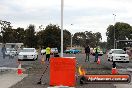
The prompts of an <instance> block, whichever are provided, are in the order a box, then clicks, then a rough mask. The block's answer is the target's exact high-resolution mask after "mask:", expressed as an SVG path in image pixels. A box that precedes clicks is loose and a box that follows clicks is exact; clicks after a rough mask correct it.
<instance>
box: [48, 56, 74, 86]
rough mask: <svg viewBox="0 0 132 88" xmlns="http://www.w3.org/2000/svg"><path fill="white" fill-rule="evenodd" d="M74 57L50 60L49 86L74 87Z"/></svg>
mask: <svg viewBox="0 0 132 88" xmlns="http://www.w3.org/2000/svg"><path fill="white" fill-rule="evenodd" d="M75 73H76V59H75V57H54V58H50V86H60V85H63V86H75V84H76V77H75Z"/></svg>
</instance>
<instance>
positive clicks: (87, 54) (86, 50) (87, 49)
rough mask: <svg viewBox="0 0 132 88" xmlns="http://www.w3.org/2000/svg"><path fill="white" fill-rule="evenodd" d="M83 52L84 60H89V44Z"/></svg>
mask: <svg viewBox="0 0 132 88" xmlns="http://www.w3.org/2000/svg"><path fill="white" fill-rule="evenodd" d="M85 53H86V59H85V62H86V61H89V54H90V47H89V45H88V46H87V47H86V48H85Z"/></svg>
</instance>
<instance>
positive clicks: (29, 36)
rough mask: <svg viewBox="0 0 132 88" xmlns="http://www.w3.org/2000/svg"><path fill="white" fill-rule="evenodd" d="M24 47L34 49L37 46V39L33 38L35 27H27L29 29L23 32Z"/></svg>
mask: <svg viewBox="0 0 132 88" xmlns="http://www.w3.org/2000/svg"><path fill="white" fill-rule="evenodd" d="M25 45H26V46H27V47H36V46H37V38H36V36H35V26H34V25H31V24H30V25H29V27H28V28H27V29H26V30H25Z"/></svg>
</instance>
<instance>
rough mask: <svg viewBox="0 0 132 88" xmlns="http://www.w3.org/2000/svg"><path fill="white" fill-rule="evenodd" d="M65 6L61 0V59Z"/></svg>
mask: <svg viewBox="0 0 132 88" xmlns="http://www.w3.org/2000/svg"><path fill="white" fill-rule="evenodd" d="M63 4H64V0H61V57H63Z"/></svg>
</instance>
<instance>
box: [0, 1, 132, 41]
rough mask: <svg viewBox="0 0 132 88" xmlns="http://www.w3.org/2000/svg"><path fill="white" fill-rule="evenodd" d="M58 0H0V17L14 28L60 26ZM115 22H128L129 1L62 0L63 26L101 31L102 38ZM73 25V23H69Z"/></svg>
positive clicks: (131, 10)
mask: <svg viewBox="0 0 132 88" xmlns="http://www.w3.org/2000/svg"><path fill="white" fill-rule="evenodd" d="M60 4H61V0H0V20H6V21H9V22H11V23H12V26H13V27H14V28H17V27H23V28H27V26H28V25H29V24H34V25H36V29H38V26H39V25H43V27H45V26H46V25H48V24H50V23H52V24H57V25H59V26H60V23H61V22H60ZM113 14H116V17H115V22H125V23H129V24H130V25H131V24H132V0H64V29H68V30H69V31H70V32H71V33H72V34H74V33H75V32H84V31H92V32H101V34H102V37H103V40H102V41H106V29H107V27H108V26H109V25H110V24H112V25H113V24H114V23H115V22H114V15H113ZM71 24H73V25H71Z"/></svg>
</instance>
